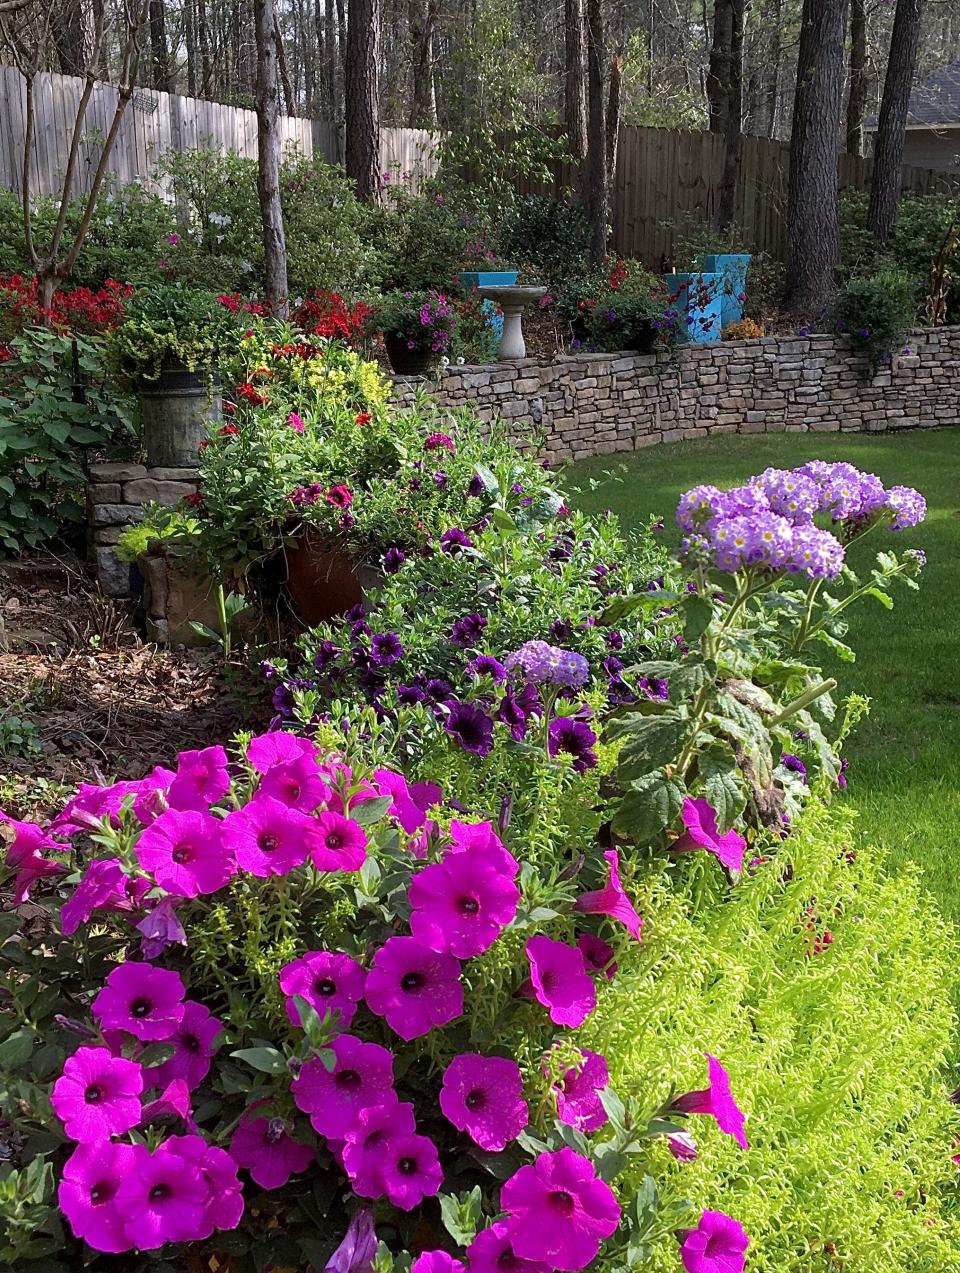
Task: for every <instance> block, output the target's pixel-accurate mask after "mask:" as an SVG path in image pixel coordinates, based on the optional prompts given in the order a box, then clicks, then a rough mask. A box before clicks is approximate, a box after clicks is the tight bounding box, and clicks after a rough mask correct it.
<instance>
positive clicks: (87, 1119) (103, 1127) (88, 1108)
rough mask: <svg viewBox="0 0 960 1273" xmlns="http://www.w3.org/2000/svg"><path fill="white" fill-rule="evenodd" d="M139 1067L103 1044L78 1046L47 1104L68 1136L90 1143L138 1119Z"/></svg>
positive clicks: (127, 1127) (112, 1133)
mask: <svg viewBox="0 0 960 1273" xmlns="http://www.w3.org/2000/svg"><path fill="white" fill-rule="evenodd" d="M142 1091H143V1071H142V1069H141V1068H140V1066H139V1065H138V1064H137V1063H136V1062H135V1061H127V1060H124V1058H123V1057H119V1056H114V1055H113V1053H112V1052H110V1051H109V1049H107V1048H78V1049H77V1051H76V1052H74V1054H73V1056H69V1057H67V1059H66V1061H65V1062H64V1065H63V1073H62V1074H61V1075H60V1077H59V1078H58V1079H57V1081H56V1083H54V1085H53V1089H52V1091H51V1093H50V1104H51V1105H52V1106H53V1112H54V1113H55V1114H56V1116H57V1118H59V1119H60V1121H61V1123H63V1130H64V1131H65V1133H66V1134H67V1136H68V1137H69V1138H70V1140H77V1141H80V1143H81V1144H90V1143H92V1142H95V1141H99V1140H108V1139H109V1138H110V1137H111V1136H119V1135H120V1133H121V1132H126V1131H129V1130H130V1128H131V1127H136V1125H137V1123H139V1122H140V1093H141V1092H142Z"/></svg>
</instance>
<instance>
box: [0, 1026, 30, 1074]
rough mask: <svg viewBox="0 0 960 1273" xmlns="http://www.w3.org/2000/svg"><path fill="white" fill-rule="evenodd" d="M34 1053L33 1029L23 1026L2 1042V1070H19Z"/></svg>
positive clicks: (0, 1061)
mask: <svg viewBox="0 0 960 1273" xmlns="http://www.w3.org/2000/svg"><path fill="white" fill-rule="evenodd" d="M32 1055H33V1031H32V1030H30V1029H28V1027H27V1026H21V1027H20V1029H19V1030H14V1032H13V1034H10V1035H8V1036H7V1037H6V1038H5V1039H4V1041H3V1042H2V1043H0V1070H6V1071H8V1072H9V1071H11V1070H19V1069H20V1067H21V1066H23V1065H25V1064H26V1063H27V1061H29V1060H30V1057H31V1056H32Z"/></svg>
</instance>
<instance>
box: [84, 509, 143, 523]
mask: <svg viewBox="0 0 960 1273" xmlns="http://www.w3.org/2000/svg"><path fill="white" fill-rule="evenodd" d="M92 513H93V524H94V526H131V525H133V523H134V522H138V521H140V519H141V518H142V517H143V509H142V508H138V507H137V506H136V505H135V504H94V505H93V509H92Z"/></svg>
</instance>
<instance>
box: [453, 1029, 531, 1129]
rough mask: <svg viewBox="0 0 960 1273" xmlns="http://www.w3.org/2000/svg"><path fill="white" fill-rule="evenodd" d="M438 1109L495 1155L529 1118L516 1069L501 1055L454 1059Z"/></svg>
mask: <svg viewBox="0 0 960 1273" xmlns="http://www.w3.org/2000/svg"><path fill="white" fill-rule="evenodd" d="M440 1108H441V1109H442V1110H443V1113H444V1116H445V1117H446V1118H447V1119H449V1121H450V1122H451V1123H452V1124H453V1125H454V1127H456V1128H458V1129H459V1130H460V1131H462V1132H466V1133H467V1135H468V1136H469V1137H470V1139H471V1140H472V1141H474V1142H475V1143H476V1144H477V1145H479V1146H480V1148H481V1149H485V1150H487V1152H488V1153H499V1152H500V1151H501V1150H502V1149H505V1148H506V1146H507V1145H508V1144H509V1143H510V1141H512V1140H515V1139H516V1138H517V1136H519V1135H520V1133H521V1132H522V1131H523V1129H524V1128H525V1127H526V1125H527V1119H528V1117H529V1111H528V1110H527V1103H526V1101H525V1100H524V1099H523V1078H522V1076H521V1074H520V1067H519V1066H518V1065H517V1063H516V1062H515V1061H511V1060H509V1059H507V1058H506V1057H502V1056H480V1055H479V1054H478V1053H476V1052H465V1053H462V1054H461V1055H460V1056H455V1057H454V1058H453V1060H452V1061H451V1062H450V1064H449V1065H448V1066H447V1068H446V1070H445V1072H444V1075H443V1086H442V1088H441V1089H440Z"/></svg>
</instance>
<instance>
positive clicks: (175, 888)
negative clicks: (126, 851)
mask: <svg viewBox="0 0 960 1273" xmlns="http://www.w3.org/2000/svg"><path fill="white" fill-rule="evenodd" d="M222 828H223V823H222V822H221V821H220V819H219V818H215V817H214V816H213V814H210V813H206V812H201V811H199V810H196V809H186V810H180V809H168V810H167V811H166V813H161V814H160V816H159V817H158V818H157V819H156V821H155V822H153V823H152V824H151V825H150V826H149V827H147V829H146V831H144V832H143V834H142V835H141V836H140V839H139V840H138V841H137V845H136V850H135V851H136V855H137V861H138V862H139V863H140V865H141V867H142V868H143V869H144V870H145V871H149V872H150V874H151V875H152V876H153V878H154V879H155V880H156V881H157V883H158V884H159V885H160V887H161V888H163V889H165V890H166V891H167V892H168V893H172V894H173V895H174V897H199V896H200V895H201V894H206V893H216V892H217V890H218V889H221V888H223V886H224V885H225V884H226V883H227V882H228V880H230V879H232V877H233V876H234V875H235V874H236V870H237V864H236V862H235V861H234V859H233V855H232V854H231V852H230V850H229V848H227V847H226V846H225V845H224V843H223V835H222Z"/></svg>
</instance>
